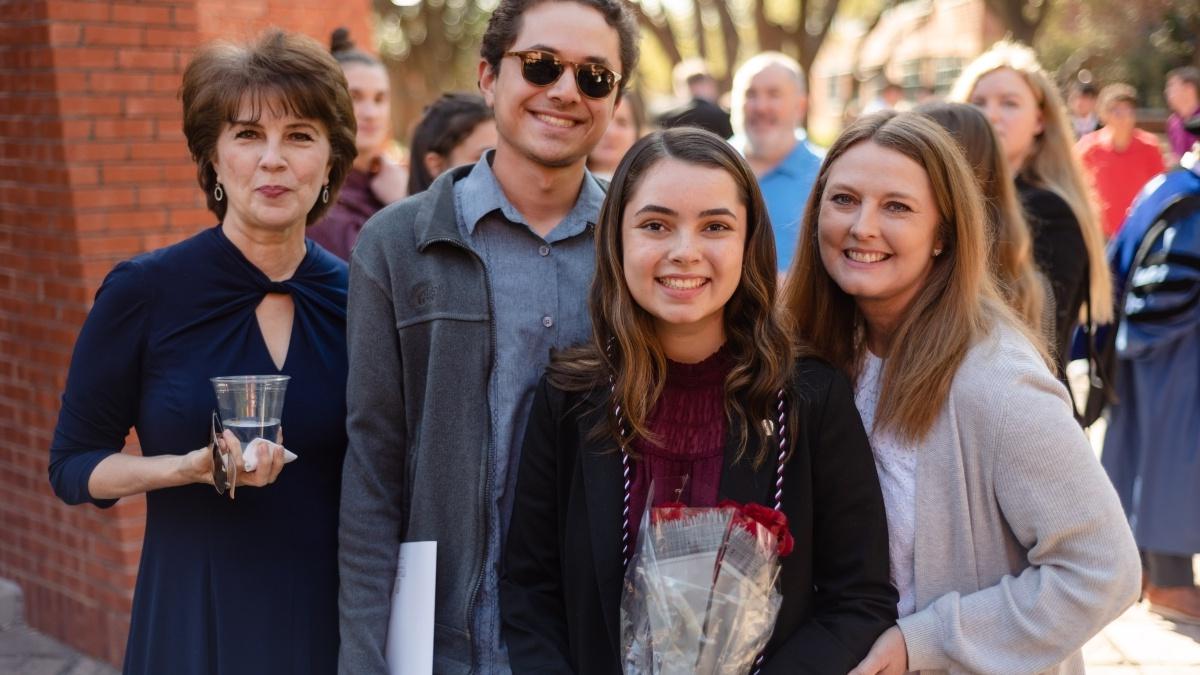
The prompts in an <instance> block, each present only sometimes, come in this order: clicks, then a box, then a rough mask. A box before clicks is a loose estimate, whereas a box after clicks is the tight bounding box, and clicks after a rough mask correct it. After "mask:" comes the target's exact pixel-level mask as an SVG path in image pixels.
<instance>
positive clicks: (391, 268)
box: [338, 166, 496, 675]
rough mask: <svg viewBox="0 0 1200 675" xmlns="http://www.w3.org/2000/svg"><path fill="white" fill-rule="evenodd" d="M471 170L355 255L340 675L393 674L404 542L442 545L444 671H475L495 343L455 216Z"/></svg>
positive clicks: (394, 217) (438, 626) (409, 202)
mask: <svg viewBox="0 0 1200 675" xmlns="http://www.w3.org/2000/svg"><path fill="white" fill-rule="evenodd" d="M470 170H471V167H470V166H465V167H460V168H457V169H454V170H452V171H448V172H446V173H444V174H442V175H441V176H439V177H438V179H437V180H435V181H434V183H433V185H432V186H430V188H429V190H427V191H426V192H424V193H421V194H419V195H415V196H413V197H412V198H410V199H406V200H404V201H401V202H399V203H397V204H393V205H391V206H389V207H387V208H385V209H384V210H382V211H380V212H379V213H377V214H376V215H375V216H374V217H373V218H371V220H370V221H368V222H367V225H366V227H365V228H364V229H363V232H362V236H361V237H360V238H359V241H358V244H357V246H356V247H355V249H354V252H353V254H352V256H351V264H350V300H349V316H348V324H349V326H348V345H349V352H350V377H349V383H348V390H347V391H348V394H347V407H348V410H349V417H348V419H347V430H348V432H349V437H350V445H349V448H348V450H347V452H346V464H345V470H344V472H343V476H342V510H341V529H340V532H339V543H340V546H339V550H338V566H339V571H340V574H341V591H340V596H339V599H338V604H339V610H340V617H341V655H340V657H339V665H338V670H339V672H341V673H347V674H350V673H352V674H354V675H362V674H371V673H385V672H386V664H385V661H384V646H385V641H386V637H387V626H388V616H389V614H390V609H391V598H392V591H393V585H394V582H395V577H396V560H397V555H398V553H399V549H400V542H401V541H427V540H436V541H437V542H438V549H437V589H436V610H435V612H436V614H435V619H434V624H435V625H434V638H433V639H434V664H433V669H434V672H437V673H469V672H470V671H471V665H472V664H471V633H470V631H471V615H472V613H473V608H474V605H475V603H476V601H477V596H478V592H479V585H480V583H481V575H482V572H483V559H484V545H485V534H486V533H485V531H484V523H485V508H486V504H487V499H488V496H487V495H486V494H485V490H486V485H485V483H486V475H487V470H488V467H487V461H486V453H487V450H488V448H487V444H488V443H489V442H490V441H489V440H487V439H489V438H490V433H489V430H488V426H487V425H488V419H489V413H488V401H487V389H488V377H489V373H490V370H491V366H492V360H493V359H494V354H495V339H496V336H495V329H494V327H493V323H492V321H491V315H492V308H493V303H492V297H491V288H490V286H489V282H488V277H487V274H486V273H485V270H484V266H483V262H482V261H481V260H480V259H479V257H478V256H477V255H476V254H475V253H474V252H473V251H472V250H471V248H470V247H469V245H468V244H467V242H466V241H464V240H463V238H462V235H461V234H460V233H459V229H458V225H457V220H456V217H455V211H454V182H455V181H456V180H457V179H458V178H461V177H462V176H464V175H466V173H467V172H469V171H470ZM450 533H453V536H449V535H450Z"/></svg>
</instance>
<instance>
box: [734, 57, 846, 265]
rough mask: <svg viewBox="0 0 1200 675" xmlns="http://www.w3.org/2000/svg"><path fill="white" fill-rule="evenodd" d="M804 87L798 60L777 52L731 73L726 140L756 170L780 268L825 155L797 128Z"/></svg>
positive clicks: (797, 232)
mask: <svg viewBox="0 0 1200 675" xmlns="http://www.w3.org/2000/svg"><path fill="white" fill-rule="evenodd" d="M806 92H807V88H806V86H805V81H804V70H803V69H802V68H801V67H800V64H799V63H797V62H796V60H795V59H793V58H792V57H790V56H788V55H786V54H781V53H779V52H763V53H761V54H758V55H757V56H754V57H753V58H751V59H750V60H749V61H746V63H744V64H742V67H741V68H738V71H737V73H736V74H735V75H734V78H733V128H734V132H735V134H736V135H735V136H734V138H733V140H732V141H731V142H732V143H733V144H734V147H736V148H738V149H739V150H741V152H742V154H743V155H745V157H746V160H747V161H748V162H750V167H751V168H752V169H754V174H755V175H756V176H758V185H759V187H761V188H762V192H763V199H765V200H766V202H767V212H768V214H769V215H770V217H771V227H772V229H774V231H775V248H776V254H777V255H778V260H779V271H780V272H781V273H782V272H786V271H787V269H788V267H790V266H791V264H792V255H793V254H794V253H795V252H796V243H797V241H798V240H799V237H800V221H801V219H802V218H803V216H804V204H805V202H807V201H808V193H809V192H811V191H812V185H813V182H814V181H816V179H817V170H818V169H820V168H821V159H822V157H823V156H824V151H822V150H821V149H819V148H817V147H816V146H814V145H812V144H811V143H809V142H808V135H807V134H806V133H805V132H804V130H803V129H802V128H800V124H801V123H802V122H803V121H804V113H805V110H806V109H807V107H808V96H807V93H806Z"/></svg>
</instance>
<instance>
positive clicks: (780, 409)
mask: <svg viewBox="0 0 1200 675" xmlns="http://www.w3.org/2000/svg"><path fill="white" fill-rule="evenodd" d="M607 351H608V357H609V361H610V362H611V361H612V340H609V342H608V349H607ZM608 384H609V391H610V393H611V395H612V401H613V417H614V418H615V419H616V423H617V444H618V445H619V446H620V448H621V484H622V491H623V495H622V498H621V564H622V567H623V568H628V567H629V558H630V554H629V549H630V547H631V546H632V545H633V542H632V541H630V539H631V537H630V530H629V498H630V489H631V487H632V486H633V469H632V464H633V462H632V460H630V459H629V452H628V451H627V450H626V449H625V446H626V439H625V435H626V434H625V417H624V415H623V414H622V412H621V403H620V401H618V400H617V382H616V379H615V378H614V377H613V375H612V374H611V373H610V374H609V376H608ZM775 412H776V415H777V421H776V428H777V429H778V435H779V458H778V460H777V463H776V466H775V507H774V508H775V510H776V511H782V510H783V463H784V460H785V459H787V431H788V428H787V411H786V410H785V408H784V404H783V390H782V389H780V390H779V401H778V403H777V404H776V405H775ZM762 662H763V654H759V655H758V658H756V659H755V660H754V668H753V669H752V670H751V675H758V673H759V669H760V668H761V667H762Z"/></svg>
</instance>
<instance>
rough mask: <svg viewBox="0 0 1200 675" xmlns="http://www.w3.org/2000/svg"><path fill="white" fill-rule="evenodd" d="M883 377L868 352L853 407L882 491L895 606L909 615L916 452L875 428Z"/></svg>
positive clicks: (911, 606) (879, 365)
mask: <svg viewBox="0 0 1200 675" xmlns="http://www.w3.org/2000/svg"><path fill="white" fill-rule="evenodd" d="M882 376H883V360H882V359H880V358H879V357H878V356H875V355H874V354H872V353H870V352H867V354H866V359H865V361H864V363H863V369H862V373H861V374H860V375H859V376H858V382H857V383H855V386H854V404H855V406H856V407H858V414H859V415H860V416H861V417H862V422H863V428H864V429H866V431H867V437H868V438H869V439H870V441H871V451H872V453H873V454H874V455H875V470H876V471H877V472H878V473H879V487H880V488H882V489H883V506H884V509H886V511H887V524H888V553H889V555H890V556H891V562H892V567H891V577H892V584H893V585H894V586H895V587H896V590H897V591H899V592H900V602H899V603H897V605H896V607H897V609H898V611H899V613H900V616H908V615H909V614H912V613H913V612H915V611H916V599H915V597H914V595H913V592H914V587H915V584H916V581H915V576H914V570H913V544H914V542H915V540H916V514H917V452H916V448H915V447H912V446H909V445H906V444H904V443H902V442H901V441H899V440H897V439H896V437H895V436H894V435H893V434H891V433H888V432H887V431H883V430H876V429H875V409H876V407H878V405H879V390H880V384H881V381H882Z"/></svg>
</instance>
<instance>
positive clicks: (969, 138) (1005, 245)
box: [915, 103, 1047, 335]
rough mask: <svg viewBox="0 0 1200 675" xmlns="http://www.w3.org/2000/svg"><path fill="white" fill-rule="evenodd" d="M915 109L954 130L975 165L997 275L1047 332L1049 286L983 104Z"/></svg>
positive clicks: (1029, 321) (1024, 313) (1025, 314)
mask: <svg viewBox="0 0 1200 675" xmlns="http://www.w3.org/2000/svg"><path fill="white" fill-rule="evenodd" d="M915 112H919V113H921V114H922V115H926V116H928V117H930V118H932V119H933V121H935V122H937V123H938V124H940V125H941V126H942V128H943V129H945V130H946V131H948V132H950V135H951V136H953V137H954V140H956V141H958V145H959V147H960V148H962V151H963V156H964V157H965V158H966V160H967V163H968V164H970V165H971V166H972V168H974V170H975V179H976V181H978V183H979V189H980V192H981V193H982V195H983V200H984V201H983V203H984V214H985V215H986V216H987V224H988V235H989V236H988V244H989V249H990V253H989V258H990V260H991V270H992V273H993V274H994V275H995V276H996V281H997V282H998V283H999V284H1000V292H1001V293H1002V294H1003V295H1004V299H1005V300H1007V301H1008V304H1009V305H1010V306H1011V307H1012V308H1013V311H1014V312H1016V313H1017V316H1019V317H1021V319H1023V320H1024V321H1025V324H1026V325H1027V326H1029V328H1030V329H1031V330H1032V331H1033V333H1034V334H1035V335H1042V334H1043V333H1042V329H1043V326H1042V314H1043V309H1044V307H1045V304H1046V292H1047V288H1046V287H1045V285H1044V284H1043V283H1042V278H1041V275H1040V274H1039V273H1038V271H1037V269H1036V268H1035V267H1034V263H1033V243H1032V238H1031V237H1030V236H1029V225H1028V224H1027V223H1026V222H1025V214H1024V213H1023V212H1022V211H1021V203H1020V201H1018V199H1017V189H1016V186H1015V185H1014V184H1013V179H1012V174H1011V173H1010V172H1009V168H1008V161H1007V160H1005V159H1004V153H1003V152H1002V151H1001V148H1000V143H999V141H998V140H997V139H996V132H995V131H994V130H993V129H992V125H991V124H989V123H988V121H987V117H985V116H984V114H983V112H982V111H980V110H979V108H976V107H975V106H972V105H967V104H966V103H928V104H925V105H921V106H917V108H916V109H915Z"/></svg>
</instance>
